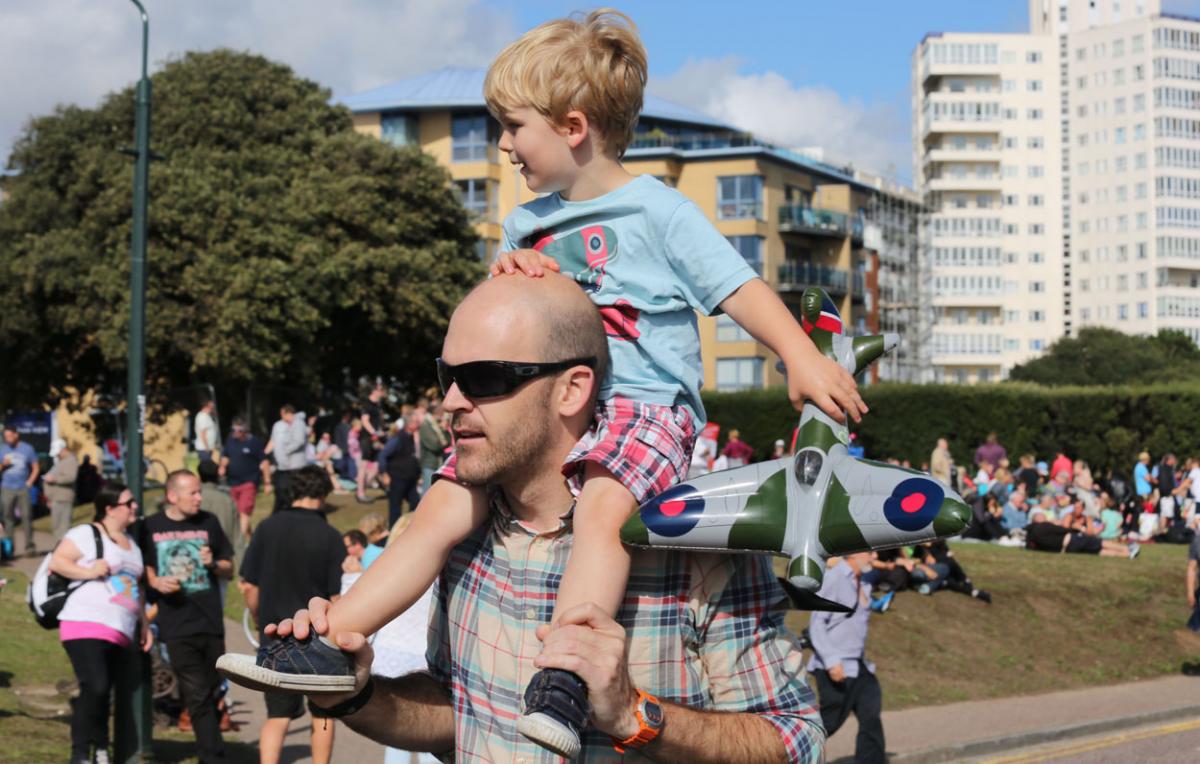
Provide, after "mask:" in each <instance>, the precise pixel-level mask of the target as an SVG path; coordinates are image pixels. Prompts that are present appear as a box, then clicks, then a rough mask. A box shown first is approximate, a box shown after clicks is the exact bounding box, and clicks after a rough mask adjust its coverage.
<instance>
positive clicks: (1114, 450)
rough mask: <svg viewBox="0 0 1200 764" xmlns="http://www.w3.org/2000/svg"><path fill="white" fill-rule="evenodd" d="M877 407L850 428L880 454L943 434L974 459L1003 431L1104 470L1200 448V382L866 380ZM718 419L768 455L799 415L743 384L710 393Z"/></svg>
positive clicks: (960, 456)
mask: <svg viewBox="0 0 1200 764" xmlns="http://www.w3.org/2000/svg"><path fill="white" fill-rule="evenodd" d="M862 393H863V399H864V400H866V402H867V405H868V406H870V408H871V412H870V413H869V414H867V416H865V417H863V421H862V423H861V424H857V425H854V426H852V427H851V428H850V429H851V432H852V433H854V434H855V436H856V437H857V438H858V442H859V443H860V444H861V445H862V446H863V447H864V448H865V449H866V453H867V456H869V457H871V458H875V459H881V458H888V457H894V458H897V459H908V460H910V461H911V462H912V464H913V465H914V466H918V467H919V466H920V465H921V464H922V463H923V462H928V461H929V455H930V452H931V451H932V450H933V447H934V444H935V443H936V442H937V439H938V438H941V437H944V438H947V439H948V440H949V441H950V450H951V452H953V454H954V460H955V461H956V462H957V463H958V464H960V465H970V464H971V463H972V461H973V460H974V455H975V448H976V447H977V446H979V445H980V444H981V443H983V441H984V438H986V437H987V434H988V433H989V432H995V433H996V434H997V436H998V437H999V440H1000V443H1001V445H1003V446H1004V447H1005V448H1007V449H1008V453H1009V459H1010V460H1012V461H1014V462H1015V458H1016V456H1018V455H1020V454H1023V453H1033V454H1036V455H1038V456H1039V457H1040V458H1043V459H1046V458H1050V457H1053V456H1054V454H1055V453H1056V452H1057V451H1058V450H1059V449H1062V450H1063V451H1064V452H1065V453H1066V454H1067V455H1068V456H1070V457H1071V458H1073V459H1083V460H1085V461H1087V462H1088V463H1089V464H1090V465H1091V466H1092V467H1093V468H1094V469H1096V470H1098V471H1099V473H1098V474H1102V473H1103V472H1104V471H1105V470H1107V469H1115V470H1118V471H1121V472H1124V473H1125V474H1126V475H1127V476H1128V474H1129V471H1130V470H1131V469H1132V468H1133V464H1134V461H1135V460H1136V458H1137V454H1138V452H1139V451H1142V450H1147V451H1149V452H1150V453H1151V454H1152V455H1154V457H1155V458H1158V457H1159V456H1161V455H1162V454H1163V453H1165V452H1167V451H1174V452H1175V453H1177V454H1180V455H1181V456H1182V455H1192V454H1196V455H1200V418H1196V417H1194V416H1191V415H1190V412H1192V411H1195V410H1196V409H1197V408H1198V407H1200V385H1196V384H1195V383H1194V382H1192V383H1178V382H1177V383H1172V384H1170V385H1155V386H1140V387H1134V386H1118V387H1099V386H1089V387H1062V386H1060V387H1053V388H1051V387H1042V386H1038V385H1031V384H1024V383H1002V384H990V385H902V384H893V383H883V384H877V385H871V386H870V387H867V388H864V389H863V391H862ZM704 406H705V408H706V409H707V411H708V416H709V420H710V421H713V422H719V423H720V424H721V427H722V433H725V432H728V431H729V429H730V428H737V429H739V430H741V436H742V439H743V440H745V441H746V442H747V443H749V444H750V445H751V446H753V447H754V449H755V455H756V457H758V458H765V457H766V456H767V455H768V454H769V453H770V450H771V443H772V442H773V441H774V440H775V439H776V438H783V439H784V440H788V439H790V438H791V433H792V428H794V427H795V426H796V423H797V422H798V420H799V415H798V414H797V413H796V412H795V411H794V410H793V409H792V407H791V404H790V403H789V402H788V400H787V395H786V391H785V390H784V389H783V388H773V389H770V390H753V391H748V392H739V393H705V395H704Z"/></svg>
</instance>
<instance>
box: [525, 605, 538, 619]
mask: <svg viewBox="0 0 1200 764" xmlns="http://www.w3.org/2000/svg"><path fill="white" fill-rule="evenodd" d="M537 615H538V612H537V608H535V607H531V608H529V609H528V610H526V611H525V620H527V621H536V620H537Z"/></svg>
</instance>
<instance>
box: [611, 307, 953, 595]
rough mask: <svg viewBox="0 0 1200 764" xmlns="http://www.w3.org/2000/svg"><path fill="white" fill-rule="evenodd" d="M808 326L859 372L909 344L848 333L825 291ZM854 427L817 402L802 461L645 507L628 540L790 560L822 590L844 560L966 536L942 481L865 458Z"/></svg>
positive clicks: (801, 437)
mask: <svg viewBox="0 0 1200 764" xmlns="http://www.w3.org/2000/svg"><path fill="white" fill-rule="evenodd" d="M801 323H802V325H803V326H804V328H805V330H806V331H808V333H809V336H810V337H811V338H812V340H813V343H814V344H815V345H816V346H817V348H818V349H819V350H820V351H821V352H822V353H824V354H825V355H826V356H829V357H830V358H833V359H834V360H836V361H837V362H838V363H839V364H841V365H842V367H843V368H845V369H846V370H848V371H850V372H851V373H853V374H858V373H860V372H862V371H863V370H865V369H866V368H867V366H868V365H869V364H871V363H872V362H873V361H875V360H876V359H877V358H879V357H880V356H881V355H883V353H885V352H887V351H889V350H891V349H892V348H894V347H895V346H896V345H897V344H898V343H899V337H898V336H896V335H894V334H889V335H883V336H872V337H855V338H853V339H851V338H849V337H846V336H844V335H843V334H842V333H841V331H842V321H841V317H840V316H839V315H838V312H837V308H836V306H835V305H834V304H833V301H832V300H830V299H829V297H828V295H826V294H825V293H824V291H823V290H820V289H816V288H809V289H806V290H805V292H804V294H803V296H802V298H801ZM849 442H850V434H849V430H848V429H847V427H846V425H844V424H841V423H839V422H836V421H834V420H833V419H832V418H830V417H828V416H826V415H825V414H824V413H823V412H822V411H821V410H820V409H818V408H817V407H816V406H815V405H813V404H811V403H806V404H805V405H804V409H803V411H802V412H801V415H800V427H799V434H798V436H797V441H796V453H795V455H794V456H791V457H785V458H783V459H776V460H773V461H769V462H759V463H757V464H751V465H747V466H745V467H739V468H737V469H732V470H725V471H722V472H714V473H710V474H708V475H704V476H701V477H698V478H695V479H693V480H689V481H687V482H686V483H683V484H681V485H678V486H675V487H673V488H671V489H669V490H667V491H665V492H663V493H662V494H661V495H659V496H656V497H654V498H652V499H650V500H649V501H647V502H646V503H645V504H643V505H642V506H641V508H640V509H639V510H638V512H637V513H635V514H634V515H633V517H631V518H630V519H629V520H628V522H626V523H625V526H624V527H623V528H622V530H621V538H622V540H623V541H625V543H628V544H634V545H638V546H649V547H665V548H672V549H691V550H718V551H743V552H767V553H770V554H776V555H782V556H786V557H788V558H789V564H788V580H789V581H790V582H791V583H792V584H793V585H795V586H796V587H797V588H799V589H801V590H803V591H808V592H815V591H816V590H817V589H819V588H820V586H821V580H822V578H823V577H824V569H825V561H826V560H827V559H828V558H829V557H831V556H834V555H843V554H850V553H852V552H858V551H865V550H869V549H887V548H890V547H897V546H903V545H907V544H919V543H923V542H926V541H931V540H933V539H935V538H945V537H947V536H953V535H955V534H957V533H960V532H961V531H962V530H963V528H965V527H966V525H967V523H968V521H969V520H970V518H971V513H970V510H969V508H968V507H967V505H966V504H965V503H963V501H962V499H961V498H959V497H958V496H957V495H956V494H955V493H954V492H953V491H951V490H950V489H949V488H947V487H946V486H944V485H942V484H941V483H939V482H938V481H937V480H936V479H935V478H932V477H930V476H929V475H925V474H923V473H920V472H916V471H914V470H909V469H903V468H901V467H894V466H892V465H889V464H883V463H881V462H874V461H870V460H866V459H855V458H853V457H851V456H850V455H849V452H848V451H847V446H848V444H849Z"/></svg>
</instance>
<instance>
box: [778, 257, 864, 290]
mask: <svg viewBox="0 0 1200 764" xmlns="http://www.w3.org/2000/svg"><path fill="white" fill-rule="evenodd" d="M778 275H779V288H780V289H781V290H784V291H794V290H799V289H804V288H805V287H810V286H819V287H822V288H823V289H827V290H829V291H830V292H833V293H837V294H846V293H847V291H848V290H849V289H850V273H849V272H847V271H844V270H842V269H840V268H832V267H830V266H828V265H814V264H812V263H798V262H791V263H784V264H783V265H781V266H779V271H778Z"/></svg>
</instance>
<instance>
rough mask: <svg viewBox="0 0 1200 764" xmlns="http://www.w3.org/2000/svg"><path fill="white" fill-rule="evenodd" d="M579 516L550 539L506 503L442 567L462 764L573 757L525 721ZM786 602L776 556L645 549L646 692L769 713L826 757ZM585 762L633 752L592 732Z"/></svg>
mask: <svg viewBox="0 0 1200 764" xmlns="http://www.w3.org/2000/svg"><path fill="white" fill-rule="evenodd" d="M568 517H569V514H568V515H567V516H564V521H563V523H562V524H561V526H560V529H559V530H558V531H555V532H553V533H544V534H538V533H537V532H536V531H534V530H533V529H531V528H529V527H527V526H526V525H524V524H522V523H520V522H518V521H516V520H515V519H513V518H512V516H511V514H509V513H508V512H507V510H506V509H505V508H504V507H503V506H502V505H501V503H500V502H495V503H494V505H493V521H492V522H490V523H485V524H484V525H483V526H482V527H481V528H480V529H478V530H477V531H475V533H474V534H472V535H471V537H470V538H468V539H467V540H466V541H464V542H463V543H462V544H460V545H458V546H457V547H456V548H455V549H454V550H453V551H452V552H451V554H450V558H449V560H448V561H447V564H446V566H445V567H444V568H443V570H442V575H441V578H440V580H439V581H438V587H437V593H436V595H435V599H434V612H433V614H432V616H431V618H430V633H429V646H428V660H429V667H430V671H431V672H432V673H433V676H434V677H435V678H436V679H437V680H438V681H439V682H441V683H442V684H444V685H445V686H446V687H447V688H448V689H449V691H450V694H451V702H452V704H453V707H454V720H455V748H456V758H455V760H456V761H458V762H482V761H488V762H491V761H496V762H500V761H504V762H509V761H517V762H558V761H561V759H560V758H559V757H557V756H555V755H554V754H552V753H550V752H548V751H545V750H543V749H542V748H540V747H539V746H537V745H536V744H534V743H531V742H529V741H528V740H526V739H525V738H524V737H522V736H521V734H520V733H518V732H517V725H516V722H517V717H518V716H519V715H520V713H521V705H522V704H521V698H522V695H523V693H524V690H525V685H526V684H527V683H528V682H529V680H530V678H531V677H532V676H533V674H534V671H535V669H534V666H533V658H534V656H536V655H537V654H538V653H539V652H540V650H541V643H540V642H538V640H537V638H536V637H535V636H534V631H535V629H536V628H537V626H538V625H539V624H542V623H547V622H549V621H550V617H551V613H552V612H553V610H554V599H555V594H556V592H557V590H558V584H559V581H560V580H561V578H562V571H563V570H564V568H565V567H566V563H567V556H568V554H569V553H570V550H571V534H570V532H569V525H568V519H567V518H568ZM785 603H786V598H785V595H784V592H783V590H782V589H781V588H780V587H779V584H778V583H777V582H776V580H775V575H774V573H773V572H772V570H771V565H770V562H769V560H768V559H767V558H766V557H765V556H751V555H717V554H685V553H678V552H665V551H663V552H659V551H648V550H642V551H638V552H635V553H634V555H633V565H632V570H631V572H630V577H629V586H628V589H627V591H626V594H625V601H624V603H623V604H622V606H621V610H620V612H619V613H618V616H617V620H618V621H619V622H620V623H621V625H622V626H624V627H625V628H626V630H627V631H626V636H627V640H628V647H627V654H628V658H629V673H630V676H631V677H632V679H633V684H634V686H636V687H638V688H640V689H643V690H645V691H646V692H649V693H650V694H652V695H655V696H657V697H658V698H660V699H662V700H669V701H673V702H675V703H679V704H682V705H686V706H690V707H692V708H697V709H710V710H717V711H740V712H746V713H753V714H757V715H759V716H761V717H762V718H764V719H766V720H767V721H768V722H770V723H771V724H772V725H774V726H775V728H776V729H777V730H778V731H779V734H780V737H781V738H782V740H783V742H784V745H785V747H786V749H787V754H788V760H789V761H793V762H798V761H813V762H815V761H819V760H820V758H821V752H822V748H823V745H824V740H825V734H824V730H823V729H822V727H821V720H820V715H819V713H818V711H817V708H816V705H815V698H814V696H813V693H812V690H811V689H810V688H809V687H808V685H807V683H806V682H805V676H804V670H803V666H802V659H801V653H800V649H799V647H798V646H797V644H796V640H795V637H794V636H793V635H792V634H791V633H790V632H788V631H787V629H786V627H785V626H784V624H783V618H784V614H785V612H786V610H785V607H786V605H785ZM667 723H668V725H669V724H670V716H669V713H668V721H667ZM625 757H626V759H627V760H629V761H644V760H646V759H645V758H644V757H642V756H641V755H640V754H638V753H637V752H636V751H630V752H629V753H627V754H625ZM578 760H579V761H581V762H596V761H621V760H622V756H621V754H618V753H617V752H616V751H615V750H614V749H613V746H612V741H611V740H610V739H609V737H608V736H607V735H605V734H603V733H601V732H598V731H597V730H595V729H589V730H588V731H587V733H586V735H585V738H584V741H583V751H582V752H581V753H580V756H579V759H578Z"/></svg>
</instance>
